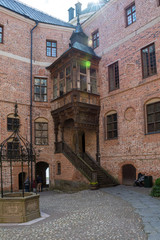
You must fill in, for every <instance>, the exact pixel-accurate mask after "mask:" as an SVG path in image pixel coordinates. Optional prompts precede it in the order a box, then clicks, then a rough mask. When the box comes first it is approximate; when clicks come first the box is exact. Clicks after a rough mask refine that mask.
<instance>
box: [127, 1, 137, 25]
mask: <svg viewBox="0 0 160 240" xmlns="http://www.w3.org/2000/svg"><path fill="white" fill-rule="evenodd" d="M135 21H136V6H135V3H132V5H130V6H129V7H127V8H126V22H127V26H129V25H131V24H132V23H134V22H135Z"/></svg>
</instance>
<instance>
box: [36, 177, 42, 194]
mask: <svg viewBox="0 0 160 240" xmlns="http://www.w3.org/2000/svg"><path fill="white" fill-rule="evenodd" d="M37 192H42V178H41V176H39V175H37Z"/></svg>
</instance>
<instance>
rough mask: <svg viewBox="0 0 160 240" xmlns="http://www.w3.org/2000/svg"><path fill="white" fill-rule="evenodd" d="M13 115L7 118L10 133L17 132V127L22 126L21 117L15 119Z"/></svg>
mask: <svg viewBox="0 0 160 240" xmlns="http://www.w3.org/2000/svg"><path fill="white" fill-rule="evenodd" d="M12 115H13V114H9V115H8V116H7V131H8V132H13V131H15V129H16V127H19V126H20V119H19V117H14V116H12ZM9 119H11V123H9ZM17 122H18V125H17ZM9 126H10V127H9Z"/></svg>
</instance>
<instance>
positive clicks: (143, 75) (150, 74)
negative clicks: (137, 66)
mask: <svg viewBox="0 0 160 240" xmlns="http://www.w3.org/2000/svg"><path fill="white" fill-rule="evenodd" d="M152 45H153V46H154V53H155V56H154V57H155V73H153V74H152V73H151V65H150V55H148V56H149V57H148V60H149V74H148V75H147V76H145V74H144V60H143V50H144V49H148V52H149V47H151V46H152ZM141 63H142V77H143V79H144V78H148V77H151V76H154V75H155V74H157V63H156V49H155V43H151V44H149V45H147V46H146V47H143V48H142V49H141Z"/></svg>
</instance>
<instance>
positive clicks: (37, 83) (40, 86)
mask: <svg viewBox="0 0 160 240" xmlns="http://www.w3.org/2000/svg"><path fill="white" fill-rule="evenodd" d="M34 100H35V101H37V102H47V79H43V78H35V79H34Z"/></svg>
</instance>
